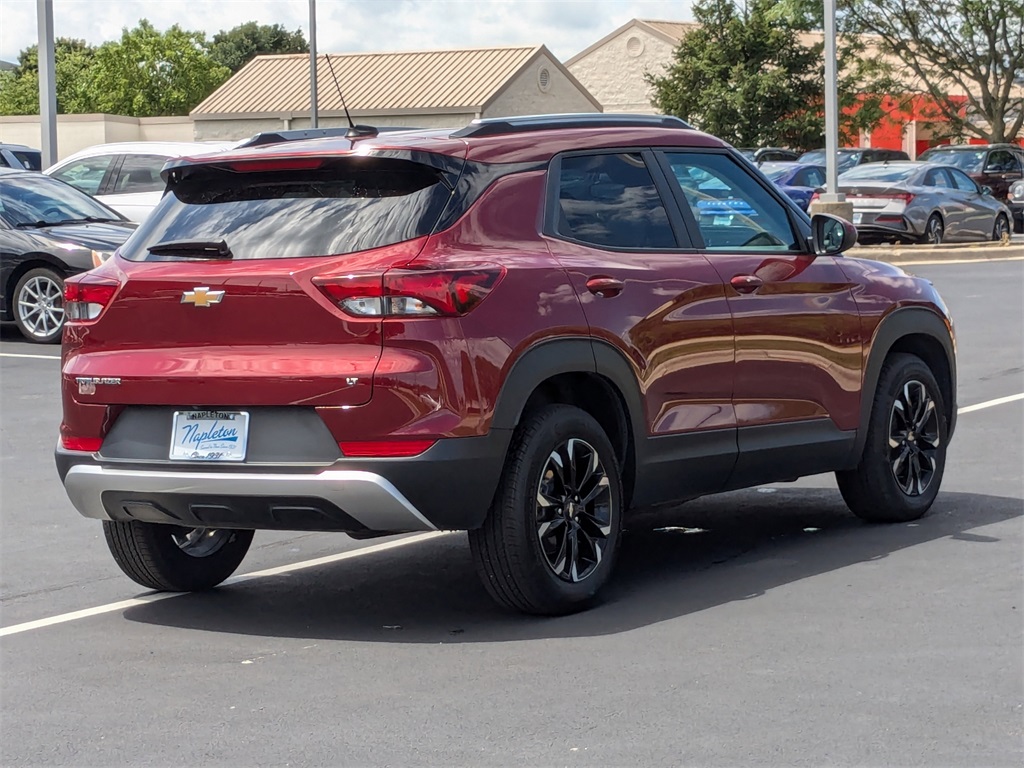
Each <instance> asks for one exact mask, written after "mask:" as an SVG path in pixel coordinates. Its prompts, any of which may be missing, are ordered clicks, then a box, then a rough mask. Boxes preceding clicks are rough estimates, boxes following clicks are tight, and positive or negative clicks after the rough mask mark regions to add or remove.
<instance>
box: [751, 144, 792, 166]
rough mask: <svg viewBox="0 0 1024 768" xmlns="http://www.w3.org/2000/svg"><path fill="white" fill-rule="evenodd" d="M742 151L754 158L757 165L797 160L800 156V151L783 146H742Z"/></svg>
mask: <svg viewBox="0 0 1024 768" xmlns="http://www.w3.org/2000/svg"><path fill="white" fill-rule="evenodd" d="M740 152H741V153H742V154H743V156H744V157H746V158H748V159H749V160H753V161H754V163H755V165H761V163H786V162H790V161H792V160H796V159H797V158H798V157H799V156H800V153H799V152H794V151H793V150H792V149H783V148H782V147H761V148H760V149H758V148H756V147H740Z"/></svg>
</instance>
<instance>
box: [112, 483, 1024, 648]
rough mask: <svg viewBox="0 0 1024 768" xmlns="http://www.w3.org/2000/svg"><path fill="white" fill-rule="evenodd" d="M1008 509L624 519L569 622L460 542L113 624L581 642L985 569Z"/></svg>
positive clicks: (356, 636)
mask: <svg viewBox="0 0 1024 768" xmlns="http://www.w3.org/2000/svg"><path fill="white" fill-rule="evenodd" d="M1022 507H1024V505H1022V502H1021V500H1020V499H1015V498H1001V497H994V496H984V495H977V494H964V493H943V494H941V495H940V496H939V499H938V500H937V501H936V503H935V505H934V507H933V508H932V511H931V512H930V513H929V514H928V515H927V516H926V517H924V518H922V519H921V520H919V521H917V522H915V523H909V524H895V525H871V524H867V523H863V522H861V521H860V520H858V519H856V518H854V517H853V516H852V515H851V514H850V513H849V512H848V511H847V510H846V507H845V506H844V505H843V502H842V499H841V498H840V497H839V494H838V492H837V491H835V490H830V489H804V488H778V489H774V488H773V489H764V488H763V489H756V490H747V491H739V492H735V493H729V494H722V495H720V496H714V497H708V498H705V499H701V500H698V501H694V502H691V503H689V504H685V505H682V506H679V507H675V508H674V509H672V510H666V511H659V512H646V513H643V514H641V515H638V516H637V517H635V518H634V519H633V520H631V523H630V526H629V529H628V531H627V533H626V536H625V538H624V543H623V550H622V555H621V558H620V560H619V563H618V566H617V571H616V573H615V576H614V578H613V581H612V583H611V584H610V585H609V587H608V589H607V594H606V597H605V599H604V600H603V602H602V603H601V604H600V605H598V606H597V607H595V608H593V609H591V610H589V611H586V612H583V613H579V614H576V615H573V616H565V617H559V618H537V617H529V616H522V615H519V614H515V613H511V612H506V611H503V610H501V609H500V608H498V607H497V606H496V605H494V604H493V603H492V602H491V601H490V599H489V598H488V596H487V594H486V593H485V592H484V590H483V587H482V586H481V585H480V583H479V581H478V579H477V576H476V573H475V571H474V569H473V564H472V561H471V559H470V554H469V546H468V544H467V542H466V538H465V536H464V535H459V534H451V535H446V536H440V537H438V538H435V539H430V540H427V541H424V542H420V543H417V544H412V545H410V546H407V547H401V548H398V549H395V550H390V551H382V552H376V553H372V554H369V555H367V556H366V557H359V558H354V559H350V560H346V561H343V562H338V563H333V564H330V565H325V566H321V567H317V568H311V569H309V570H304V571H297V572H293V573H291V574H287V575H281V576H274V577H267V578H260V579H254V580H252V581H246V582H240V583H238V584H233V585H229V586H225V587H222V588H220V589H217V590H214V591H211V592H207V593H201V594H191V595H182V596H180V597H175V598H173V599H168V600H160V601H157V602H153V603H148V604H145V605H142V606H138V607H133V608H130V609H128V610H127V611H125V614H124V615H125V618H126V619H128V620H130V621H135V622H141V623H146V624H154V625H161V626H169V627H178V628H191V629H201V630H205V631H209V632H225V633H235V634H244V635H253V636H264V637H281V638H288V637H292V638H303V639H328V640H355V641H362V642H397V643H479V642H508V641H512V640H530V639H537V638H554V637H589V636H598V635H605V634H613V633H618V632H626V631H629V630H632V629H636V628H638V627H643V626H647V625H650V624H655V623H658V622H661V621H665V620H668V619H673V618H677V617H680V616H685V615H687V614H691V613H696V612H699V611H704V610H707V609H709V608H714V607H716V606H720V605H723V604H726V603H730V602H734V601H741V600H750V599H755V598H757V597H758V596H760V595H763V594H764V593H765V592H767V591H768V590H771V589H773V588H775V587H780V586H784V585H787V584H792V583H794V582H796V581H799V580H801V579H805V578H807V577H810V576H816V575H819V574H823V573H827V572H830V571H835V570H837V569H840V568H844V567H846V566H851V565H854V564H858V563H866V562H869V561H874V560H879V559H882V558H885V557H886V556H888V555H889V554H891V553H894V552H898V551H900V550H903V549H906V548H908V547H913V546H915V545H918V544H923V543H926V542H930V541H935V540H938V539H946V538H950V539H953V540H955V541H958V542H960V543H961V545H962V555H958V556H962V557H969V558H979V557H981V558H984V557H986V556H987V555H986V553H985V552H984V547H985V546H986V545H987V544H989V543H992V542H995V541H998V539H995V538H992V537H991V536H988V535H985V534H984V533H980V534H979V533H971V530H972V529H976V528H980V527H982V526H985V525H989V524H992V523H998V522H1002V521H1005V520H1010V519H1013V518H1019V517H1021V516H1022V515H1024V508H1022Z"/></svg>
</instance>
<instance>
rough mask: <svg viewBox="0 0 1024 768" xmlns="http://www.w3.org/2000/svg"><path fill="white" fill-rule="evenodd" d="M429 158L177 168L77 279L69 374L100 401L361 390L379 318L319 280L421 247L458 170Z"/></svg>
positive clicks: (243, 400)
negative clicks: (135, 224) (121, 239)
mask: <svg viewBox="0 0 1024 768" xmlns="http://www.w3.org/2000/svg"><path fill="white" fill-rule="evenodd" d="M422 160H423V156H422V154H421V155H420V157H418V158H417V161H413V160H412V159H405V158H402V157H396V156H391V157H374V156H367V155H361V156H360V155H343V156H334V157H330V158H321V157H309V156H305V157H297V158H288V157H284V158H282V157H281V156H280V155H276V156H274V157H273V158H269V159H265V160H260V159H251V158H250V159H243V160H238V161H232V160H230V159H225V158H218V159H217V163H216V164H208V165H185V166H179V167H178V168H176V169H174V172H173V173H172V174H171V176H170V179H171V180H170V183H169V189H168V192H167V195H166V196H165V198H164V199H163V200H162V201H161V203H160V204H159V206H158V207H157V208H156V210H155V211H154V212H153V214H152V215H151V217H150V218H149V219H148V220H147V221H146V222H145V223H144V224H143V225H142V226H141V227H140V228H139V229H138V231H137V232H136V233H135V235H134V236H133V237H132V238H131V239H129V241H128V242H127V243H125V245H124V246H123V247H122V248H121V250H120V252H119V255H118V257H117V258H114V259H111V260H110V261H109V262H107V263H106V264H104V265H103V267H101V268H100V269H99V270H96V271H94V272H92V273H89V274H88V275H87V276H84V277H83V278H81V282H80V283H78V285H79V286H81V290H82V291H83V293H82V296H83V299H82V301H83V302H84V303H81V304H80V306H81V307H83V308H85V309H81V310H79V311H78V313H79V315H80V316H79V319H77V320H74V319H71V320H70V321H69V326H68V333H67V335H66V338H65V350H64V356H65V365H64V375H65V387H67V388H68V389H70V391H71V392H72V394H73V396H74V399H75V400H76V401H78V402H81V403H95V404H107V405H191V406H195V407H205V406H225V405H256V406H258V405H289V404H296V405H298V404H301V405H307V406H311V405H335V406H338V405H359V404H362V403H365V402H367V401H368V400H369V399H370V397H371V394H372V380H373V372H374V369H375V367H376V365H377V362H378V360H379V359H380V354H381V346H382V319H381V318H380V317H372V316H371V317H359V316H357V315H356V316H354V315H353V314H352V313H351V312H343V311H342V310H341V309H339V307H338V303H337V301H335V300H333V299H332V295H330V294H329V292H328V291H327V289H326V286H323V285H322V284H323V283H325V282H327V283H330V284H332V285H334V286H336V285H337V284H338V283H341V284H344V283H345V282H346V281H354V282H355V283H358V284H363V285H365V284H366V283H367V282H368V281H369V282H370V283H372V282H373V281H374V280H375V279H382V276H383V274H384V272H386V271H387V270H388V269H391V268H394V267H400V266H403V265H405V264H407V263H409V262H410V261H412V260H413V259H415V258H416V256H417V254H418V253H419V252H420V250H421V248H422V246H423V243H424V242H425V240H426V235H428V234H429V233H430V232H431V231H432V230H433V228H434V225H435V223H436V222H437V220H438V217H439V215H440V213H441V211H442V210H443V208H444V206H445V205H446V204H447V202H448V200H449V198H450V195H451V191H450V190H451V187H452V183H453V180H452V179H451V178H449V176H450V174H451V170H450V158H447V159H446V160H447V164H448V166H449V169H448V170H447V171H445V170H441V168H439V167H434V166H432V165H430V164H429V158H428V160H427V162H421V161H422ZM439 165H440V164H439ZM446 174H447V175H446ZM74 286H75V283H74V281H72V289H71V290H72V292H74V291H75V290H78V288H75V287H74ZM87 286H95V287H93V288H88V287H87ZM104 286H106V287H104ZM90 302H91V303H90ZM88 308H91V309H88ZM72 317H74V313H69V318H72ZM82 379H84V380H85V381H86V382H87V383H86V385H85V386H84V387H83V386H82V385H81V381H80V380H82ZM115 381H116V382H118V383H116V384H115V383H114V382H115ZM89 382H96V385H93V386H90V384H89Z"/></svg>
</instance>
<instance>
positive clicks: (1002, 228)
mask: <svg viewBox="0 0 1024 768" xmlns="http://www.w3.org/2000/svg"><path fill="white" fill-rule="evenodd" d="M1009 236H1010V222H1009V221H1007V220H1006V216H1004V215H1003V214H1001V213H1000V214H999V215H998V216H996V225H995V227H994V228H993V229H992V239H993V240H995V241H996V242H999V241H1000V240H1002V239H1004V238H1009Z"/></svg>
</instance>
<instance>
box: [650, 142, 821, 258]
mask: <svg viewBox="0 0 1024 768" xmlns="http://www.w3.org/2000/svg"><path fill="white" fill-rule="evenodd" d="M653 152H654V154H655V155H656V157H657V159H658V161H659V164H660V166H661V172H662V174H664V176H665V179H666V180H669V179H670V178H671V177H670V175H669V174H671V173H672V166H671V163H670V162H669V159H668V154H669V153H682V152H685V153H687V154H708V155H724V156H726V157H728V158H729V159H730V160H731V161H732V162H733V163H735V165H736V166H737V167H738V168H739V169H740V170H741V171H743V172H744V173H746V174H747V176H748V177H749V178H750V181H751V182H752V183H756V184H759V185H760V186H761V188H762V189H763V190H765V191H766V192H767V193H768V195H769V196H770V197H773V198H775V200H776V202H778V203H780V204H781V205H782V208H783V210H784V211H785V212H786V218H787V220H788V221H789V226H790V228H791V229H792V230H793V234H794V236H795V240H796V243H797V246H798V250H793V251H779V250H772V249H764V250H759V249H756V248H742V249H740V248H737V249H734V250H729V251H726V250H717V249H709V248H708V247H707V245H706V244H705V242H704V236H703V235H702V234H701V233H700V225H699V224H698V223H697V219H696V218H694V216H693V211H692V210H690V204H689V203H688V202H687V200H686V198H685V196H684V195H683V190H682V188H681V187H680V185H679V184H678V183H675V184H673V183H671V182H670V181H668V183H669V187H670V189H671V192H672V199H673V200H674V202H675V206H674V207H675V208H676V209H678V211H679V212H680V213H681V216H682V218H683V220H684V221H685V222H686V226H687V228H688V229H689V230H690V241H691V242H692V243H694V244H695V246H696V248H697V250H699V251H700V252H701V253H702V254H704V255H705V256H706V257H708V258H711V257H712V256H714V255H716V254H722V255H736V254H737V253H739V254H755V255H756V254H765V255H775V256H779V255H783V256H785V255H789V256H798V255H807V254H810V255H814V251H813V249H812V247H811V227H810V217H809V216H808V215H807V214H806V213H804V212H803V211H802V210H800V208H799V207H798V206H797V204H796V203H795V202H794V201H793V199H792V198H790V197H789V195H786V194H784V193H783V192H782V190H780V189H779V188H778V187H776V186H775V185H774V184H772V183H771V182H770V181H769V182H768V183H767V184H765V183H764V182H765V181H767V177H765V176H764V174H763V173H760V171H759V172H758V173H757V174H756V175H755V174H753V173H751V172H750V168H749V167H748V166H749V164H745V163H742V162H736V153H735V152H734V151H732V150H729V149H727V148H724V147H679V146H669V147H664V146H658V147H654V148H653ZM805 219H806V221H805Z"/></svg>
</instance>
